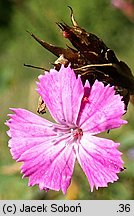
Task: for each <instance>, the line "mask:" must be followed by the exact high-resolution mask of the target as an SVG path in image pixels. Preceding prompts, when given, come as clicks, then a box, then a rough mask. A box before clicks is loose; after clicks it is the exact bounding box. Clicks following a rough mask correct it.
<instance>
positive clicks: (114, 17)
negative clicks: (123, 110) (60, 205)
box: [0, 0, 134, 200]
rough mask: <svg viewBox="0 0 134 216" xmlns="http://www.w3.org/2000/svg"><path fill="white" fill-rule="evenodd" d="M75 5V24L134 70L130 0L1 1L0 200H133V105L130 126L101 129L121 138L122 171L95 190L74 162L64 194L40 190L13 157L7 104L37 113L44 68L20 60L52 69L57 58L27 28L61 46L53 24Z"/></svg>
mask: <svg viewBox="0 0 134 216" xmlns="http://www.w3.org/2000/svg"><path fill="white" fill-rule="evenodd" d="M68 5H69V6H71V7H72V8H73V10H74V14H75V17H76V19H77V21H78V23H79V25H80V26H81V27H83V28H85V29H86V30H87V31H88V32H92V33H95V34H96V35H98V36H99V37H100V38H102V39H103V41H104V42H105V43H106V45H107V46H108V47H110V48H111V49H113V50H114V51H115V53H116V54H117V56H118V58H119V59H121V60H123V61H125V62H126V63H127V64H128V65H129V67H130V68H131V69H132V71H134V1H130V0H113V1H110V0H101V1H98V0H94V1H93V0H88V1H87V0H83V1H78V0H73V1H72V0H58V1H56V0H51V1H50V0H38V1H35V0H28V1H26V0H0V199H19V200H20V199H90V200H92V199H97V200H99V199H102V200H104V199H119V200H120V199H134V106H133V105H132V104H129V107H128V112H127V114H126V115H125V116H124V118H125V119H127V120H128V122H129V123H128V125H125V126H122V127H121V128H119V129H116V130H112V131H110V133H109V134H107V133H105V134H103V136H104V137H107V138H111V139H113V140H114V141H116V142H120V143H121V145H120V148H119V149H120V151H122V152H123V160H124V162H125V167H126V170H125V171H124V172H122V173H120V174H119V180H118V181H117V182H115V183H114V184H109V187H108V188H102V189H99V190H98V191H96V190H94V192H93V193H91V192H90V190H89V184H88V182H87V179H86V177H85V175H84V173H83V172H82V170H81V169H80V167H79V166H78V165H76V167H75V171H74V175H73V180H72V183H71V186H70V187H69V189H68V191H67V194H66V196H63V194H62V193H61V192H55V191H49V192H48V193H46V192H44V191H39V189H38V186H34V187H32V188H30V187H28V186H27V183H28V179H23V180H22V175H21V174H20V165H21V164H19V163H16V162H15V161H13V160H12V158H11V155H10V152H9V148H8V144H7V143H8V137H7V135H6V131H7V130H8V128H7V127H6V126H5V125H4V122H5V121H6V119H8V117H7V114H8V113H10V111H9V107H21V108H25V109H28V110H31V111H33V112H34V113H36V109H37V102H38V94H37V93H36V91H35V89H36V84H35V81H37V79H38V75H39V74H40V73H43V72H42V71H39V70H36V69H31V68H26V67H24V66H23V64H24V63H27V64H32V65H36V66H42V67H45V68H47V69H49V68H52V64H51V63H53V62H54V61H55V60H56V57H55V56H53V55H52V54H51V53H49V52H48V51H46V50H45V49H44V48H42V47H41V46H40V45H39V44H37V43H36V42H35V41H34V40H33V39H32V38H31V37H30V35H29V34H28V33H27V32H26V30H29V31H31V32H33V33H34V34H36V35H37V36H38V37H40V38H42V39H44V40H45V41H47V42H50V43H52V44H56V45H59V46H63V47H65V44H66V43H67V44H69V43H68V41H67V40H66V39H64V38H63V37H62V35H61V33H60V31H59V29H58V27H57V25H56V24H55V22H58V21H62V20H63V21H64V22H66V23H68V24H69V25H71V22H70V11H69V9H68V7H67V6H68Z"/></svg>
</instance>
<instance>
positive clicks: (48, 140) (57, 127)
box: [6, 66, 126, 193]
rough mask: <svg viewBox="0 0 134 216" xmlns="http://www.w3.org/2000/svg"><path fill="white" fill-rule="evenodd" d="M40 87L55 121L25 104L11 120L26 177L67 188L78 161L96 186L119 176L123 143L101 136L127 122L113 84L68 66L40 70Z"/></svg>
mask: <svg viewBox="0 0 134 216" xmlns="http://www.w3.org/2000/svg"><path fill="white" fill-rule="evenodd" d="M37 85H38V93H39V94H40V95H41V97H42V98H43V100H44V101H45V103H46V105H47V108H48V109H49V111H50V114H51V115H52V117H53V118H54V120H55V121H56V122H57V123H52V122H50V121H48V120H46V119H44V118H42V117H40V116H38V115H35V114H33V113H31V112H29V111H27V110H24V109H11V110H12V111H13V112H14V114H10V115H9V116H10V120H8V121H7V123H6V125H7V126H9V128H10V130H9V131H8V135H9V136H10V137H11V139H10V140H9V147H10V150H11V154H12V156H13V159H15V160H16V161H17V162H24V164H23V165H22V167H21V171H22V173H23V174H24V175H23V177H29V186H33V185H35V184H38V185H39V188H40V189H41V190H43V189H44V190H47V189H52V190H56V191H59V190H60V189H61V190H62V191H63V193H66V190H67V188H68V187H69V185H70V182H71V178H72V174H73V170H74V165H75V161H76V160H77V161H78V163H79V164H80V166H81V168H82V169H83V171H84V173H85V174H86V176H87V178H88V181H89V184H90V187H91V191H93V188H94V187H96V189H98V187H106V186H107V184H108V183H109V182H114V181H116V180H117V179H118V176H117V173H119V172H120V171H121V170H122V169H123V161H122V159H121V153H120V152H119V151H118V150H117V147H118V146H119V143H115V142H113V141H112V140H108V139H104V138H99V137H96V136H95V135H96V134H98V133H101V132H103V131H105V130H109V129H112V128H118V127H120V126H121V125H122V124H126V121H125V120H122V119H121V117H122V115H123V113H124V112H125V111H124V103H123V102H122V101H121V97H120V96H119V95H118V94H115V90H114V87H110V86H109V85H108V86H106V87H104V85H103V83H102V82H98V81H97V80H96V81H95V83H94V85H93V86H92V87H90V84H89V82H88V81H86V83H85V86H84V87H83V84H82V82H81V78H80V76H79V77H78V78H76V76H75V73H74V71H73V70H72V69H71V68H70V66H68V67H67V68H65V67H64V66H62V67H61V69H60V71H59V72H57V71H56V70H54V69H52V70H50V72H46V73H45V75H40V76H39V83H37Z"/></svg>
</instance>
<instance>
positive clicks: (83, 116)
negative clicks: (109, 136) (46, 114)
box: [77, 80, 127, 134]
mask: <svg viewBox="0 0 134 216" xmlns="http://www.w3.org/2000/svg"><path fill="white" fill-rule="evenodd" d="M84 90H85V93H84V97H83V101H82V104H81V108H80V113H79V116H78V120H77V124H78V125H79V127H81V128H82V129H83V131H89V132H90V133H91V134H97V133H100V132H103V131H105V130H109V129H112V128H118V127H120V126H121V125H122V124H126V123H127V121H125V120H122V119H121V117H122V115H123V114H124V113H125V110H124V102H123V101H121V96H120V95H119V94H115V90H114V87H110V86H109V85H107V86H104V84H103V83H102V82H99V81H97V80H96V81H95V83H94V84H93V86H92V88H90V87H89V83H88V81H87V82H86V84H85V87H84Z"/></svg>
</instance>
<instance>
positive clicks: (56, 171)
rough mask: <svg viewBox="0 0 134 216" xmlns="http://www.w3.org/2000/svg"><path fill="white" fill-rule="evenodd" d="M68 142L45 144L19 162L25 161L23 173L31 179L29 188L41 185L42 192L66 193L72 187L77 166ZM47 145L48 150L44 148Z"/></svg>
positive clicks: (22, 157) (25, 154)
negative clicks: (72, 179) (45, 190)
mask: <svg viewBox="0 0 134 216" xmlns="http://www.w3.org/2000/svg"><path fill="white" fill-rule="evenodd" d="M66 141H67V140H62V139H61V140H59V142H57V143H56V144H54V143H51V142H50V141H49V143H44V144H40V145H39V146H35V147H33V148H31V149H29V150H28V151H26V152H25V153H24V154H23V155H22V156H21V158H20V160H19V161H23V162H24V164H23V166H22V173H24V177H29V186H33V185H35V184H38V185H39V188H40V190H43V189H46V188H48V189H52V190H56V191H59V190H60V189H61V190H62V191H63V193H66V190H67V188H68V187H69V185H70V182H71V177H72V174H73V170H74V164H75V158H76V156H75V153H74V151H73V149H72V147H71V146H70V145H66ZM44 145H47V146H48V148H44Z"/></svg>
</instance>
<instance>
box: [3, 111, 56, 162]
mask: <svg viewBox="0 0 134 216" xmlns="http://www.w3.org/2000/svg"><path fill="white" fill-rule="evenodd" d="M11 110H12V111H13V112H14V114H9V116H10V117H11V118H10V119H9V120H8V121H7V122H6V125H7V126H8V127H9V128H10V130H9V131H8V132H7V133H8V135H9V136H10V137H11V139H10V140H9V147H10V148H11V153H12V156H13V158H14V159H15V160H16V159H19V157H20V156H21V154H23V153H24V152H25V151H26V150H28V149H30V148H32V147H33V146H35V145H38V144H40V143H43V142H45V141H49V140H51V139H53V138H54V137H55V136H56V135H57V132H55V131H54V130H53V128H54V124H53V123H52V122H49V121H48V120H46V119H43V118H41V117H39V116H37V115H35V114H33V113H32V112H30V111H27V110H24V109H11Z"/></svg>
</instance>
